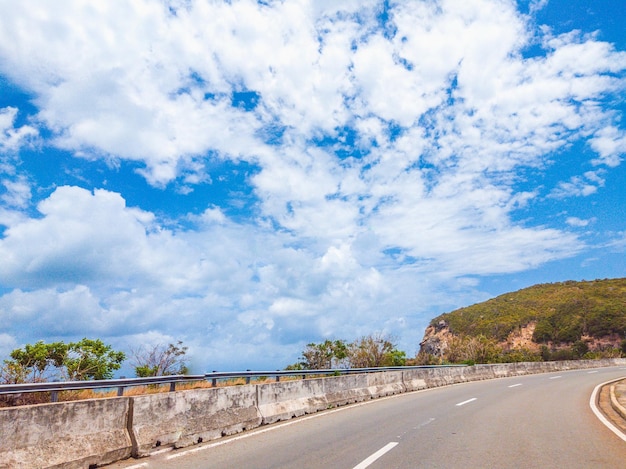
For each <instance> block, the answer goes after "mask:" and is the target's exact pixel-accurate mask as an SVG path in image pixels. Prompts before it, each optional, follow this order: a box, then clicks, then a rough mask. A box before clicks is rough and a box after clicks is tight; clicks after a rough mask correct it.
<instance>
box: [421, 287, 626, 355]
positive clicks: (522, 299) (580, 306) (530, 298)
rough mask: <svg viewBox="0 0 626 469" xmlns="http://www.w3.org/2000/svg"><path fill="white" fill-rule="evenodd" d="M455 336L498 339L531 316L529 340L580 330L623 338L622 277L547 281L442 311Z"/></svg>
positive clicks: (567, 336) (569, 337) (572, 336)
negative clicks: (533, 328) (531, 332)
mask: <svg viewBox="0 0 626 469" xmlns="http://www.w3.org/2000/svg"><path fill="white" fill-rule="evenodd" d="M442 320H443V321H445V322H446V323H447V325H448V327H449V329H450V332H451V333H452V334H454V335H456V336H484V337H487V338H490V339H495V340H496V341H498V342H503V341H505V340H506V339H507V337H508V336H509V334H510V333H511V332H513V331H515V330H517V329H519V328H521V327H524V326H527V325H528V324H529V323H531V322H536V327H535V331H534V333H533V342H536V343H548V342H550V343H554V344H556V343H572V342H575V341H578V340H580V339H581V337H582V336H591V337H594V338H599V337H606V336H609V335H616V336H619V337H620V338H621V339H624V338H626V278H618V279H605V280H594V281H582V282H575V281H567V282H562V283H548V284H540V285H535V286H532V287H529V288H524V289H523V290H519V291H516V292H513V293H506V294H504V295H500V296H498V297H496V298H493V299H491V300H488V301H485V302H483V303H478V304H475V305H472V306H468V307H466V308H461V309H457V310H455V311H452V312H450V313H445V314H442V315H440V316H438V317H436V318H434V319H433V320H432V321H431V326H435V325H436V324H439V323H441V321H442Z"/></svg>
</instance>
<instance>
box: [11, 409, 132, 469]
mask: <svg viewBox="0 0 626 469" xmlns="http://www.w3.org/2000/svg"><path fill="white" fill-rule="evenodd" d="M128 408H129V399H128V398H123V397H121V398H112V399H92V400H86V401H73V402H59V403H55V404H44V405H30V406H22V407H10V408H5V409H0V468H3V469H4V468H7V469H8V468H11V469H18V468H19V469H22V468H23V469H35V468H43V467H63V468H88V467H89V466H90V465H96V464H99V465H100V464H108V463H111V462H114V461H119V460H121V459H126V458H128V457H130V455H131V448H132V444H131V439H130V435H129V433H128V430H127V424H128Z"/></svg>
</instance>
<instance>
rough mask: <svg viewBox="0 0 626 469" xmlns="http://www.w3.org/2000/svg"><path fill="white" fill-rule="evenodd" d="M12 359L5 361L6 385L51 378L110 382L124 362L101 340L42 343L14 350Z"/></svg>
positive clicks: (4, 376)
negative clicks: (105, 380) (109, 379)
mask: <svg viewBox="0 0 626 469" xmlns="http://www.w3.org/2000/svg"><path fill="white" fill-rule="evenodd" d="M10 356H11V359H10V360H4V366H3V367H2V371H1V372H2V380H3V381H4V382H6V383H25V382H41V381H47V380H49V379H59V378H65V379H70V380H86V379H107V378H111V377H112V376H113V371H114V370H117V369H119V368H120V366H121V363H122V362H123V361H124V359H125V355H124V353H123V352H116V351H114V350H113V349H112V347H111V346H110V345H105V344H104V343H103V342H102V341H101V340H100V339H96V340H91V339H86V338H85V339H82V340H81V341H80V342H70V343H69V344H65V343H64V342H53V343H50V344H46V343H44V342H43V341H39V342H37V343H35V344H27V345H25V346H24V348H23V349H22V348H19V349H15V350H13V351H12V352H11V354H10Z"/></svg>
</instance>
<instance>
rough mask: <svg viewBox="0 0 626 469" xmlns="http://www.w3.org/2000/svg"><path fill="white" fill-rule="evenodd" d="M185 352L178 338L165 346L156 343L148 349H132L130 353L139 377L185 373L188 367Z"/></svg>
mask: <svg viewBox="0 0 626 469" xmlns="http://www.w3.org/2000/svg"><path fill="white" fill-rule="evenodd" d="M186 353H187V347H184V346H183V343H182V341H180V340H179V341H178V342H177V343H176V344H168V345H167V346H165V345H163V344H158V345H155V346H153V347H152V348H149V349H146V348H141V349H137V350H134V351H133V352H132V355H133V365H134V367H135V374H136V375H137V376H138V377H140V378H146V377H148V376H169V375H184V374H187V373H188V372H189V368H188V367H187V359H186V358H185V355H186Z"/></svg>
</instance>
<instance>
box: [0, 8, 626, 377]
mask: <svg viewBox="0 0 626 469" xmlns="http://www.w3.org/2000/svg"><path fill="white" fill-rule="evenodd" d="M545 4H546V2H545V1H543V0H537V1H533V2H531V4H530V6H529V9H530V13H531V16H527V15H524V14H522V13H520V12H519V11H518V10H517V3H516V2H513V1H504V0H503V1H495V0H471V1H470V0H467V1H464V2H458V1H455V0H441V1H437V2H398V3H393V2H392V3H390V4H389V5H388V12H387V13H388V20H387V24H386V25H385V26H386V29H383V27H382V25H381V24H380V22H381V21H382V19H381V18H380V15H379V13H380V9H381V8H382V4H381V3H380V2H375V1H369V2H362V1H356V0H355V1H346V2H332V1H306V0H298V1H290V2H267V4H265V3H263V4H261V3H259V2H254V1H245V0H234V1H232V2H204V1H190V2H175V3H171V2H170V3H168V2H149V1H144V0H136V1H132V2H131V1H120V2H115V3H98V4H91V3H85V2H75V1H72V0H63V1H60V2H55V3H54V4H52V3H50V2H44V1H35V2H29V3H28V5H26V4H25V3H19V2H18V3H11V4H9V3H8V2H4V3H2V4H0V73H2V74H3V75H5V76H7V77H8V78H9V79H10V80H12V81H13V82H15V83H17V84H18V85H19V86H20V87H23V88H24V90H25V91H27V92H29V93H30V94H31V95H32V96H33V101H32V102H33V104H34V106H36V108H37V113H36V115H34V116H30V117H31V119H32V122H36V125H37V126H38V127H40V128H45V129H46V132H51V133H52V135H53V138H52V140H48V141H47V143H46V145H53V146H57V147H60V148H62V149H66V150H69V151H71V152H73V153H74V154H75V155H76V156H79V157H84V158H86V159H87V160H89V161H91V160H94V159H97V158H104V159H107V160H110V161H120V160H131V161H133V162H134V163H138V164H139V166H140V167H141V169H140V170H139V171H140V173H141V174H142V175H143V176H144V177H145V178H146V180H147V181H148V182H149V183H150V184H152V185H154V186H159V187H161V188H166V186H167V185H168V184H169V183H172V182H174V183H175V184H173V185H174V186H176V189H177V190H178V192H179V193H180V194H189V193H191V192H192V191H193V190H194V188H195V187H196V186H197V185H198V184H201V183H203V182H207V181H211V180H212V175H211V174H209V172H210V171H209V170H208V169H207V168H210V167H211V165H210V164H208V163H211V162H212V160H218V161H222V160H231V161H235V162H237V161H241V160H243V161H246V162H248V163H250V164H251V165H254V166H255V169H257V170H256V171H255V172H254V175H253V176H251V177H250V179H248V180H246V183H247V184H250V186H251V187H249V189H250V190H251V192H252V193H253V195H254V196H256V198H257V205H256V206H255V207H254V209H255V211H254V213H253V214H251V215H250V218H249V220H248V221H246V222H240V223H236V222H234V221H233V220H232V219H230V218H229V217H228V215H227V211H226V210H225V209H224V207H219V206H217V205H214V203H213V201H207V206H206V208H202V207H201V208H200V209H199V210H198V213H199V214H198V213H196V214H189V215H186V216H184V217H183V218H184V220H183V221H184V222H185V223H184V225H185V226H188V225H190V224H191V225H192V227H187V228H186V229H173V228H169V227H167V226H165V224H163V223H161V222H160V220H159V216H158V215H157V214H156V211H155V213H151V212H149V211H146V210H144V209H142V208H139V207H138V208H132V207H128V206H127V205H126V201H125V200H124V194H119V193H116V192H111V191H105V190H101V189H96V190H93V191H90V190H86V189H81V188H78V187H73V186H63V187H59V188H57V189H56V190H55V191H54V192H53V193H52V194H51V195H50V196H49V197H47V198H44V199H43V200H42V201H41V202H39V204H38V206H37V208H38V210H39V213H38V214H35V215H33V214H28V213H27V212H25V209H26V208H27V207H28V206H29V204H30V200H31V198H34V196H33V193H34V191H33V188H31V187H30V180H29V179H28V178H26V177H22V176H16V174H11V175H10V176H11V177H7V178H4V179H3V181H2V183H3V185H4V187H5V191H4V193H3V194H2V195H1V196H0V197H1V200H0V202H2V204H3V207H0V223H1V224H3V225H4V226H6V229H5V231H4V232H3V233H2V238H0V258H2V259H3V262H2V264H0V284H1V285H2V286H3V287H4V288H5V289H14V290H12V291H10V292H8V293H6V294H4V296H2V297H0V315H3V317H6V318H9V317H11V318H13V319H11V321H12V325H11V327H12V329H11V332H9V334H13V335H15V337H18V334H22V335H21V336H20V337H23V336H24V334H25V333H24V332H23V331H22V332H20V330H21V329H20V328H22V329H23V330H25V329H26V328H27V327H28V321H30V320H33V318H35V317H37V316H38V315H40V316H41V319H40V320H38V324H41V327H42V328H45V327H50V328H51V329H50V330H52V331H53V332H54V333H59V334H61V333H63V331H64V330H66V331H69V332H67V333H76V334H87V333H97V334H101V333H102V334H108V336H110V337H113V338H115V339H116V340H120V341H122V340H128V341H132V340H135V339H136V340H139V339H138V338H141V339H142V340H144V339H145V340H148V339H150V338H158V339H159V340H161V339H164V340H169V339H170V338H178V337H180V336H185V337H186V338H187V339H188V341H189V343H190V345H191V346H192V348H193V349H194V351H195V353H197V354H198V356H200V355H202V356H204V357H210V356H213V357H219V358H218V359H217V360H223V361H224V362H225V361H227V360H228V357H229V355H231V356H232V351H230V350H228V349H232V348H233V347H236V348H237V349H238V354H239V355H240V356H241V357H246V358H251V357H252V358H253V357H255V356H257V357H258V356H260V355H263V354H261V353H259V351H260V350H265V349H264V348H263V347H264V344H268V343H271V344H274V348H273V349H272V350H273V351H272V352H271V353H274V354H275V355H274V357H275V358H276V359H277V360H278V359H279V358H280V357H281V354H282V356H284V354H285V353H293V351H294V349H295V348H297V347H298V344H300V343H301V342H302V341H306V340H313V339H314V338H315V337H317V336H326V337H329V336H335V337H342V338H350V337H351V336H353V335H354V334H360V333H369V332H371V331H372V330H377V329H379V328H380V326H381V325H382V326H383V327H388V328H389V329H390V332H398V331H400V332H402V330H403V328H406V329H411V328H413V329H412V330H410V332H408V333H409V334H415V329H416V328H419V327H421V326H423V325H424V324H422V322H423V321H422V319H420V316H419V315H420V314H421V313H422V312H423V311H424V310H425V308H426V306H423V305H435V306H433V307H435V308H436V307H437V305H443V304H446V302H449V301H450V300H449V298H448V297H447V296H446V295H442V294H441V293H440V291H441V289H442V285H447V286H449V285H454V286H455V288H457V289H458V292H457V293H458V294H459V295H460V296H459V298H460V297H463V298H470V297H472V298H474V297H475V295H476V292H475V288H477V287H476V283H475V282H476V281H475V280H474V278H473V277H471V276H476V275H492V274H500V273H504V274H505V273H512V272H520V271H524V270H528V269H532V268H535V267H538V266H541V265H543V264H545V263H547V262H550V261H553V260H557V259H562V258H566V257H571V256H574V255H576V254H577V253H579V252H581V250H583V249H585V248H586V246H585V245H584V243H583V242H582V241H581V240H580V239H579V238H577V236H576V235H574V234H572V233H571V232H570V231H568V230H569V229H570V227H582V226H585V225H586V224H587V223H589V222H590V220H582V219H579V218H576V217H569V218H567V219H566V224H565V225H563V226H562V227H554V226H545V225H539V224H535V225H533V223H534V221H533V220H532V219H526V221H525V222H520V221H518V220H519V219H518V217H517V215H518V210H520V209H523V208H525V207H527V206H528V205H531V204H532V203H540V202H541V200H540V199H539V197H538V194H539V193H540V192H541V188H538V187H531V186H529V185H528V184H524V183H525V182H526V181H525V175H526V174H527V172H528V171H535V172H537V173H539V174H543V173H544V172H546V171H548V170H549V168H550V166H551V165H550V164H549V163H550V160H553V159H557V158H560V157H561V156H560V155H561V153H560V151H561V150H563V149H567V148H570V147H571V146H572V145H574V144H575V143H579V142H583V141H585V140H587V139H588V140H587V142H588V144H589V148H591V150H592V151H593V152H595V153H596V155H594V156H593V160H591V161H590V163H591V164H595V165H596V166H597V165H603V168H602V169H596V170H594V171H588V172H586V173H584V174H583V175H580V176H574V177H572V178H571V179H569V180H567V181H563V182H560V183H559V184H558V185H557V187H556V188H554V189H553V190H552V191H551V193H550V195H549V197H550V198H551V199H555V200H559V199H564V198H567V197H572V196H588V195H591V194H593V193H595V192H597V191H598V189H599V188H600V187H603V186H604V184H605V172H604V171H609V170H610V168H614V167H617V166H618V165H619V164H620V162H621V158H622V156H621V155H623V153H624V141H625V140H624V133H623V130H622V129H621V128H620V125H621V124H620V122H619V116H618V115H617V113H615V112H613V111H612V110H611V109H610V106H609V105H607V103H609V102H610V100H611V97H612V96H614V95H619V93H622V92H623V88H624V82H623V80H621V81H620V78H619V77H620V76H621V74H623V73H624V70H626V53H624V52H619V51H616V50H615V49H614V48H613V47H612V46H611V45H610V44H607V43H605V42H602V41H599V40H597V38H596V37H594V36H586V35H583V34H581V33H579V32H572V33H568V34H563V35H554V34H552V33H551V32H550V30H549V29H546V28H543V29H541V28H537V27H536V25H534V24H533V23H532V21H533V20H532V14H533V13H535V12H536V11H538V10H539V9H541V8H543V7H544V6H545ZM168 6H172V7H175V9H176V11H175V14H174V13H172V11H170V9H169V8H168ZM67 12H71V14H68V13H67ZM536 44H541V45H542V47H543V48H544V53H543V55H537V56H535V57H533V58H525V57H524V54H523V51H524V50H526V48H527V47H528V46H531V45H536ZM241 93H244V94H245V93H248V94H247V95H245V96H247V97H248V98H249V99H250V100H249V101H246V100H245V99H244V100H243V101H242V102H239V104H237V99H239V98H238V96H239V97H241V96H242V95H241ZM16 116H17V110H16V109H15V108H12V107H9V108H5V109H3V110H2V111H0V149H2V150H3V151H19V149H20V147H21V146H22V145H23V144H24V142H27V141H29V139H31V138H34V137H36V136H37V135H38V133H37V130H36V129H35V128H34V127H31V126H21V127H19V128H15V121H16ZM605 167H606V169H605ZM12 169H13V170H14V169H15V168H13V167H12ZM13 172H14V173H15V171H13ZM521 186H523V187H521ZM174 224H175V223H174ZM168 226H170V225H168ZM425 278H428V280H425ZM463 295H465V296H463ZM472 295H474V296H472ZM45 305H48V308H47V309H46V306H45ZM20 308H21V309H20ZM44 310H45V311H46V312H45V314H42V313H41V312H42V311H44ZM73 317H74V318H79V319H76V320H75V321H73V322H72V320H71V319H68V318H73ZM55 318H61V319H62V320H59V321H58V322H57V323H55ZM346 318H351V319H350V321H347V320H346ZM69 322H72V323H71V324H69ZM394 328H395V329H394ZM392 329H393V330H392ZM142 334H143V335H142ZM11 337H13V336H11ZM123 337H125V339H122V338H123ZM203 337H210V338H211V340H210V343H209V344H207V343H206V342H205V341H203ZM133 338H135V339H133ZM20 340H21V339H20ZM150 340H152V339H150ZM155 340H156V339H155ZM411 340H413V339H411ZM414 340H415V341H417V339H414ZM297 352H298V350H296V353H297ZM249 366H252V364H249Z"/></svg>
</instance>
